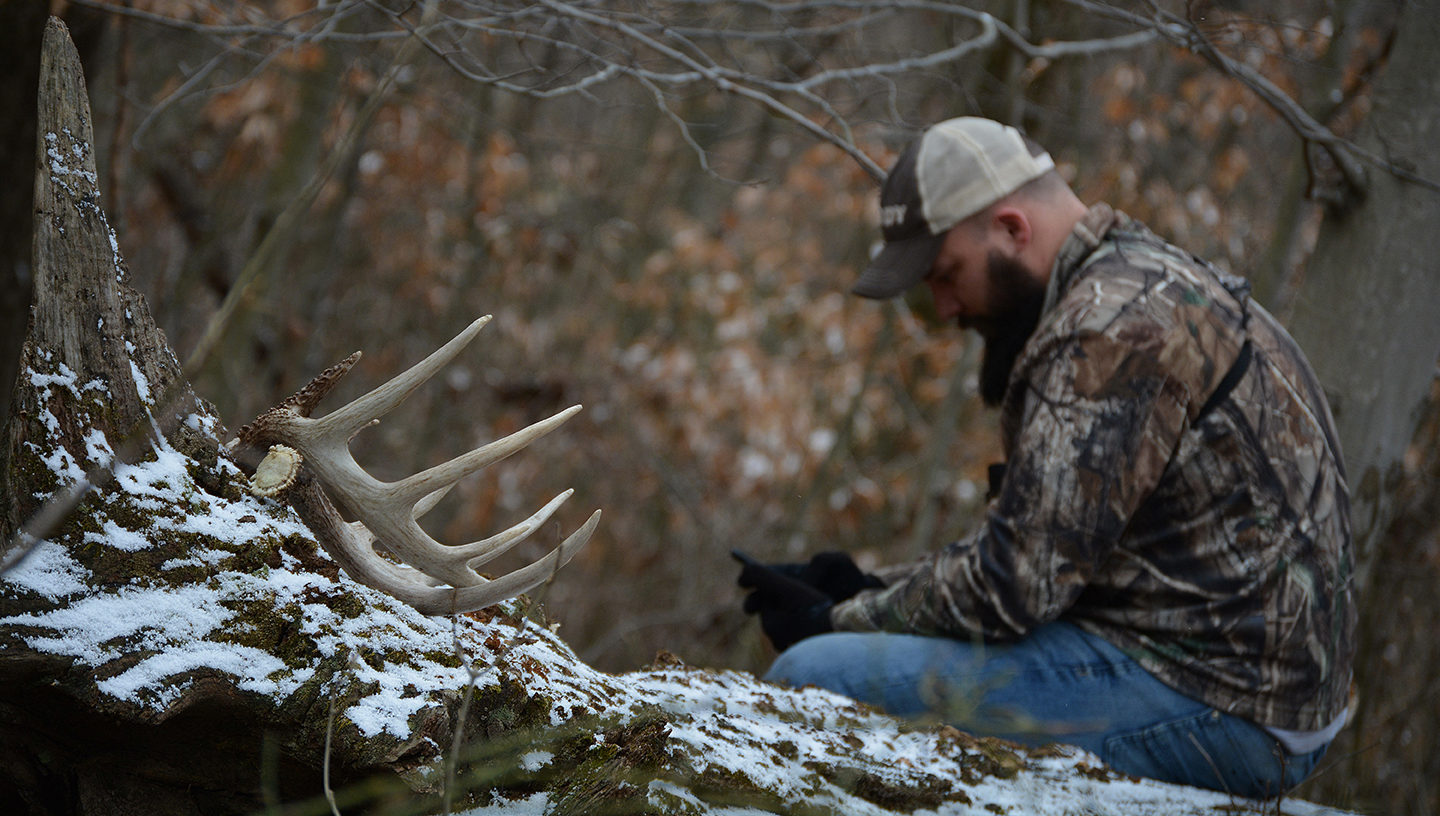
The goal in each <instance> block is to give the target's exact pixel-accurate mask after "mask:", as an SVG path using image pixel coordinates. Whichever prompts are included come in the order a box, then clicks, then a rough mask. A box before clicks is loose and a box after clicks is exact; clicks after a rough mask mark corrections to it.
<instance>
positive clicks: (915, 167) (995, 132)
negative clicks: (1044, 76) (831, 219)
mask: <svg viewBox="0 0 1440 816" xmlns="http://www.w3.org/2000/svg"><path fill="white" fill-rule="evenodd" d="M1054 168H1055V160H1054V159H1052V158H1050V154H1049V153H1043V152H1042V153H1041V154H1040V155H1038V156H1032V155H1030V149H1029V148H1028V147H1026V146H1025V140H1024V139H1023V138H1021V136H1020V132H1019V131H1018V130H1016V129H1015V128H1013V127H1010V126H1009V125H1002V124H1000V123H999V122H995V121H992V120H990V119H981V118H979V117H974V116H962V117H960V118H958V119H947V120H946V121H944V122H940V123H939V124H936V125H932V126H930V127H929V128H927V129H926V131H925V132H924V133H922V134H921V135H920V138H919V139H916V140H915V141H914V142H912V143H911V144H910V146H909V147H908V148H906V149H905V152H904V153H901V154H900V158H898V159H896V160H895V165H894V166H893V167H891V168H890V173H889V175H887V176H886V177H885V184H884V186H883V187H881V189H880V231H881V234H882V235H883V236H884V238H885V245H884V246H883V247H882V248H881V249H880V252H879V253H878V254H877V255H876V256H875V258H874V259H873V260H871V262H870V266H868V267H867V268H866V269H865V271H864V272H863V273H861V275H860V279H859V280H858V281H856V282H855V285H854V286H853V287H851V289H850V291H852V292H854V293H855V294H857V295H861V296H863V297H869V298H888V297H894V296H895V295H898V294H900V293H901V292H904V291H905V290H906V289H909V288H910V287H912V286H914V285H915V284H917V283H919V282H920V281H922V280H924V278H925V275H926V273H928V272H929V271H930V265H931V264H932V263H934V261H935V253H937V252H939V251H940V244H941V243H942V242H943V241H944V240H945V233H946V231H947V230H949V229H950V228H951V227H953V226H955V225H956V224H958V223H960V222H961V221H964V220H965V219H966V218H969V217H970V216H972V215H974V214H975V213H978V212H980V211H981V210H983V209H985V208H986V207H989V206H990V205H991V204H994V203H995V202H997V201H999V200H1000V199H1002V198H1004V197H1005V196H1008V195H1010V194H1011V193H1013V192H1015V191H1016V190H1018V189H1020V188H1021V187H1023V186H1024V185H1025V184H1026V183H1027V182H1029V181H1031V180H1033V179H1036V178H1038V177H1040V176H1042V175H1044V174H1045V173H1047V172H1049V171H1050V170H1053V169H1054Z"/></svg>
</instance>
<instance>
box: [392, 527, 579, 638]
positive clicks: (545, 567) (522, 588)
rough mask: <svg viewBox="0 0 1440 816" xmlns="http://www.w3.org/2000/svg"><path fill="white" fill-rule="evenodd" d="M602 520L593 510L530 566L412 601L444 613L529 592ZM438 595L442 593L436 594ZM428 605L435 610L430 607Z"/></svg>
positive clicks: (423, 609)
mask: <svg viewBox="0 0 1440 816" xmlns="http://www.w3.org/2000/svg"><path fill="white" fill-rule="evenodd" d="M599 523H600V511H599V510H596V511H595V512H594V513H591V514H590V518H588V519H586V521H585V523H584V524H583V525H581V527H580V529H578V530H576V531H575V532H573V533H571V534H570V536H569V537H568V538H566V539H565V540H564V541H562V542H560V546H558V547H556V548H555V549H553V550H551V551H550V552H549V553H547V554H546V555H545V556H544V557H543V558H540V559H539V560H537V561H534V562H532V563H531V564H530V565H529V566H526V567H521V568H520V569H518V570H515V571H514V572H511V573H507V574H506V575H503V576H501V577H499V578H496V579H495V580H493V581H487V582H486V583H483V584H479V585H477V586H468V587H460V588H459V589H446V588H443V587H435V588H433V589H431V590H430V592H429V593H426V594H427V595H430V597H429V598H427V599H426V600H425V601H424V602H420V603H414V604H412V605H413V606H414V607H415V608H416V609H419V610H420V611H421V612H424V613H425V614H428V615H443V614H446V613H447V612H450V611H451V610H454V609H483V608H485V607H487V606H490V605H491V604H497V603H500V602H501V601H504V600H507V599H509V598H513V597H515V596H516V595H519V594H520V593H522V592H529V591H530V590H532V589H534V588H535V587H537V586H539V585H541V584H543V583H545V582H546V581H548V580H550V578H551V576H553V575H554V574H555V573H556V572H558V571H559V570H560V568H561V567H563V566H565V565H566V564H568V563H570V559H571V558H573V557H574V556H575V553H577V552H579V551H580V548H581V547H583V546H585V544H586V542H588V541H589V540H590V536H591V535H592V534H593V533H594V532H595V526H596V525H598V524H599ZM436 595H438V596H439V597H435V596H436ZM436 601H440V603H439V604H436V603H435V602H436ZM427 609H431V610H434V611H426V610H427Z"/></svg>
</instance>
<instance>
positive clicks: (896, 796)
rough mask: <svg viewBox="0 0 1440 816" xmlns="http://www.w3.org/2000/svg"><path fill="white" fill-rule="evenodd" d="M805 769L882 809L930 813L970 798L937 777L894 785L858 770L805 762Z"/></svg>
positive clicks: (967, 802)
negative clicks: (946, 803) (943, 805)
mask: <svg viewBox="0 0 1440 816" xmlns="http://www.w3.org/2000/svg"><path fill="white" fill-rule="evenodd" d="M805 767H806V768H808V769H809V770H811V771H813V772H814V773H815V774H817V775H818V776H820V777H821V778H823V779H824V780H825V781H827V782H829V783H830V784H832V785H834V786H835V787H837V788H840V789H841V790H843V791H845V792H846V793H849V794H851V795H854V796H857V797H859V798H861V799H864V800H865V801H867V802H870V803H872V804H875V805H879V806H880V807H882V808H885V809H886V810H894V811H900V812H902V813H910V812H913V811H916V810H921V809H925V810H934V809H935V808H937V807H939V806H940V804H941V803H942V802H960V803H962V804H966V805H968V804H970V803H971V802H970V796H969V795H968V794H967V793H965V791H963V790H957V789H954V788H952V787H951V786H950V784H949V783H947V782H946V781H945V780H943V779H940V778H938V777H933V776H932V777H926V778H925V779H924V781H923V782H920V783H917V784H897V783H894V782H889V781H886V780H885V779H883V778H882V777H880V776H878V775H876V774H874V773H871V772H869V771H865V770H862V769H859V768H850V767H845V766H835V765H827V764H825V763H821V762H807V763H805Z"/></svg>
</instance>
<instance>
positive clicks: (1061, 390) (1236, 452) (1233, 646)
mask: <svg viewBox="0 0 1440 816" xmlns="http://www.w3.org/2000/svg"><path fill="white" fill-rule="evenodd" d="M881 223H882V228H883V232H884V237H885V244H884V247H883V248H882V250H881V251H880V253H879V254H878V255H877V256H876V257H875V259H874V261H873V263H872V264H871V265H870V267H869V268H867V269H866V270H865V272H864V273H863V274H862V275H861V276H860V279H859V282H858V283H857V284H856V285H855V287H854V290H853V291H854V292H855V293H857V294H859V295H863V296H865V297H871V298H887V297H892V296H895V295H898V294H900V293H901V292H903V291H905V290H906V289H908V288H910V287H912V286H915V285H918V284H919V283H920V282H922V281H923V282H924V283H925V284H927V285H928V287H929V289H930V292H931V294H932V296H933V298H934V302H935V308H936V311H937V312H938V314H939V316H940V317H941V318H942V319H945V320H950V319H954V320H955V321H956V322H957V323H958V324H959V325H960V326H962V327H969V328H974V329H976V330H977V331H978V332H979V333H980V334H981V335H982V336H983V337H984V338H985V357H984V361H983V363H982V371H981V394H982V397H983V398H984V399H985V400H986V402H987V403H989V404H991V405H998V406H999V408H1000V411H1001V434H1002V446H1003V449H1004V451H1005V454H1006V458H1007V461H1006V463H1005V465H1004V466H1003V471H1001V470H1000V469H999V468H992V477H993V478H994V481H995V483H994V484H992V491H993V493H994V495H993V498H992V499H991V500H990V503H989V506H988V508H987V512H986V518H985V521H984V523H983V524H981V525H980V526H979V528H978V529H976V530H975V531H974V532H972V533H971V534H970V535H969V536H967V537H965V538H963V539H961V540H960V541H957V542H955V543H952V544H950V545H949V546H946V547H944V548H943V549H941V550H940V551H938V552H935V553H933V554H931V555H929V556H928V557H926V558H924V559H922V560H920V561H917V562H915V563H912V564H908V565H903V566H900V567H896V568H892V569H889V570H885V571H882V572H881V574H880V575H878V576H867V575H863V574H861V573H860V571H859V570H858V569H857V568H855V566H854V565H853V563H852V562H850V561H849V559H848V558H846V557H844V556H842V555H838V554H826V555H823V556H819V557H817V558H816V559H815V561H812V562H811V563H810V564H807V565H778V566H774V567H766V566H764V565H759V564H755V563H753V562H752V563H750V564H748V565H747V566H746V567H745V570H744V572H743V573H742V575H741V584H742V585H743V586H746V587H749V588H752V589H753V590H754V591H753V592H752V593H751V594H750V596H749V597H748V598H747V599H746V609H747V611H752V612H759V613H760V615H761V623H762V625H763V626H764V629H765V631H766V634H767V635H769V636H770V638H771V640H772V642H774V644H775V646H776V648H777V649H780V650H783V653H782V654H781V655H780V656H779V657H778V658H777V659H776V661H775V664H774V666H773V667H772V668H771V670H770V672H769V675H768V679H770V680H772V681H775V682H782V683H787V684H791V685H797V686H798V685H806V684H813V685H817V686H821V687H825V688H829V689H831V690H833V691H837V692H840V693H843V694H846V695H849V696H852V697H855V698H857V699H860V700H864V701H866V702H870V703H873V704H875V705H877V706H879V707H881V708H883V709H885V710H887V711H889V712H890V713H892V714H895V715H898V716H916V717H930V718H935V719H938V720H941V721H945V722H950V723H952V724H954V725H956V726H959V727H960V728H962V729H965V730H967V731H971V732H973V733H979V734H991V735H997V736H1002V737H1007V738H1010V739H1015V740H1018V741H1021V742H1026V743H1031V744H1041V743H1045V742H1052V741H1054V742H1062V743H1068V744H1074V745H1078V746H1080V747H1083V748H1085V749H1087V750H1089V751H1092V752H1094V753H1095V754H1098V755H1099V756H1100V758H1101V759H1103V760H1105V761H1106V762H1107V763H1109V764H1110V765H1111V766H1113V767H1115V768H1117V769H1118V770H1121V771H1124V772H1127V773H1132V774H1136V775H1140V776H1147V777H1151V778H1155V779H1161V780H1165V781H1171V782H1178V783H1183V784H1190V785H1197V786H1202V787H1208V788H1212V789H1216V790H1223V791H1228V792H1230V793H1234V794H1239V795H1248V796H1257V797H1258V796H1276V795H1279V794H1280V793H1282V792H1283V791H1284V790H1286V789H1288V788H1291V787H1293V786H1294V785H1296V784H1298V783H1299V782H1300V781H1301V780H1303V779H1304V778H1305V776H1306V775H1308V774H1309V773H1310V771H1311V770H1312V769H1313V768H1314V767H1315V764H1316V763H1317V762H1318V761H1319V759H1320V757H1321V756H1322V755H1323V754H1324V751H1325V747H1326V746H1327V745H1328V744H1329V742H1330V741H1331V739H1332V738H1333V737H1334V736H1335V733H1336V732H1337V731H1338V730H1339V729H1340V727H1341V726H1342V725H1343V724H1344V722H1345V718H1346V714H1347V710H1348V708H1347V706H1348V697H1349V690H1350V683H1351V662H1352V659H1353V654H1354V645H1353V644H1354V629H1355V603H1354V598H1353V596H1352V588H1351V575H1350V570H1351V560H1352V555H1351V537H1350V520H1349V498H1348V493H1347V491H1346V487H1345V480H1344V471H1343V466H1342V463H1341V459H1340V451H1339V449H1338V446H1337V443H1336V441H1335V432H1334V428H1333V421H1332V419H1331V417H1330V413H1329V410H1328V408H1327V407H1326V403H1325V400H1324V397H1323V394H1322V392H1321V389H1320V386H1319V384H1318V383H1317V382H1316V379H1315V376H1314V374H1313V372H1312V371H1311V370H1310V367H1309V365H1308V363H1307V362H1306V361H1305V358H1304V356H1303V355H1302V354H1301V352H1300V350H1299V349H1298V348H1297V347H1296V346H1295V344H1294V342H1293V341H1292V340H1291V339H1290V337H1289V336H1288V335H1287V334H1286V333H1285V331H1284V330H1283V329H1282V328H1281V327H1280V325H1279V324H1278V323H1277V322H1276V321H1275V319H1274V318H1273V317H1271V316H1270V315H1269V314H1268V313H1267V312H1266V311H1265V310H1264V309H1263V308H1261V307H1260V306H1259V305H1258V304H1256V303H1253V302H1251V301H1249V300H1248V298H1247V296H1246V286H1245V285H1244V283H1243V281H1240V280H1239V279H1236V278H1231V277H1229V276H1226V275H1223V274H1221V273H1220V272H1218V271H1217V270H1215V269H1214V268H1213V267H1211V266H1210V265H1209V264H1207V263H1205V262H1204V261H1202V260H1200V259H1198V258H1195V257H1194V256H1191V255H1190V254H1188V253H1186V252H1184V251H1182V250H1180V249H1177V248H1175V247H1173V246H1170V245H1168V244H1166V243H1165V242H1163V241H1162V240H1160V239H1159V238H1157V237H1156V236H1155V235H1154V234H1152V233H1151V232H1149V231H1148V230H1147V229H1146V228H1145V227H1144V226H1143V225H1141V224H1140V223H1138V222H1136V221H1134V220H1132V219H1130V218H1128V217H1127V216H1125V215H1123V214H1121V213H1117V212H1115V211H1114V210H1112V209H1111V208H1110V207H1108V206H1106V205H1104V204H1097V205H1095V206H1093V207H1086V206H1085V205H1084V204H1083V203H1081V201H1080V200H1079V199H1078V198H1077V197H1076V196H1075V194H1074V193H1073V192H1071V190H1070V188H1069V186H1068V185H1067V184H1066V183H1065V182H1064V180H1063V179H1061V178H1060V176H1059V174H1058V173H1057V172H1056V171H1055V168H1054V162H1053V161H1052V159H1051V158H1050V156H1049V155H1048V154H1046V153H1045V152H1044V151H1043V149H1041V148H1040V147H1039V146H1038V145H1034V144H1033V143H1027V141H1026V140H1025V139H1023V137H1021V136H1020V134H1019V133H1018V132H1016V131H1015V130H1014V129H1012V128H1009V127H1005V126H1002V125H1000V124H998V123H996V122H991V121H989V120H985V119H976V118H961V119H952V120H949V121H946V122H942V123H940V124H938V125H935V126H933V127H931V128H929V129H928V130H926V131H925V133H924V134H922V136H921V137H920V139H918V140H917V141H916V142H915V143H914V144H913V145H911V146H910V148H909V149H907V150H906V152H905V153H904V154H902V155H901V156H900V158H899V159H898V160H897V161H896V163H895V166H894V167H893V168H892V169H891V171H890V173H889V175H888V177H887V178H886V181H885V184H884V188H883V190H882V193H881ZM831 630H836V631H833V632H832V631H831ZM791 644H793V646H792V645H791ZM787 647H788V648H787Z"/></svg>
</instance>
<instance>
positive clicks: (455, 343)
mask: <svg viewBox="0 0 1440 816" xmlns="http://www.w3.org/2000/svg"><path fill="white" fill-rule="evenodd" d="M489 322H490V315H485V316H484V317H482V318H480V319H478V320H476V321H475V322H474V323H471V324H470V325H469V326H466V327H465V330H464V331H462V332H460V333H459V334H457V335H455V338H454V339H453V340H451V341H450V342H448V343H446V344H445V345H443V346H441V347H440V348H438V349H436V350H435V351H434V352H432V353H431V354H430V356H429V357H426V358H425V359H424V360H421V361H420V362H418V363H416V364H415V365H414V366H412V367H411V368H409V369H407V370H405V371H402V372H401V373H399V374H397V375H396V376H395V377H394V378H393V379H391V380H390V381H389V382H387V383H385V384H384V385H381V386H380V387H378V388H376V389H375V390H374V391H371V392H370V393H368V394H366V395H365V396H363V397H360V398H359V399H357V400H355V401H354V402H352V403H350V404H349V405H346V406H345V407H344V408H341V409H339V410H337V411H335V412H334V413H331V414H327V415H325V416H323V417H321V418H320V419H319V420H317V422H318V428H319V433H321V434H323V435H325V436H331V435H335V436H338V437H339V438H340V439H342V440H344V441H346V442H348V441H349V440H350V438H351V437H353V436H354V435H355V434H357V433H359V432H360V429H362V428H364V427H365V426H366V425H369V424H370V422H371V421H372V420H374V419H376V418H378V417H382V416H384V415H385V414H388V413H389V412H390V411H392V410H394V408H395V406H397V405H399V404H400V403H402V402H404V401H405V398H406V397H408V396H410V394H411V393H413V392H414V391H415V389H417V388H419V387H420V386H421V385H423V384H424V383H425V381H426V380H428V379H430V378H431V377H432V376H434V374H435V372H436V371H439V370H440V368H441V367H442V366H444V365H445V364H446V363H448V362H450V361H451V360H453V359H455V355H457V354H459V353H460V352H461V350H462V349H464V348H465V347H466V346H467V345H469V344H470V341H471V340H474V339H475V334H476V333H477V332H479V331H480V329H481V328H483V327H484V326H485V324H486V323H489Z"/></svg>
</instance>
